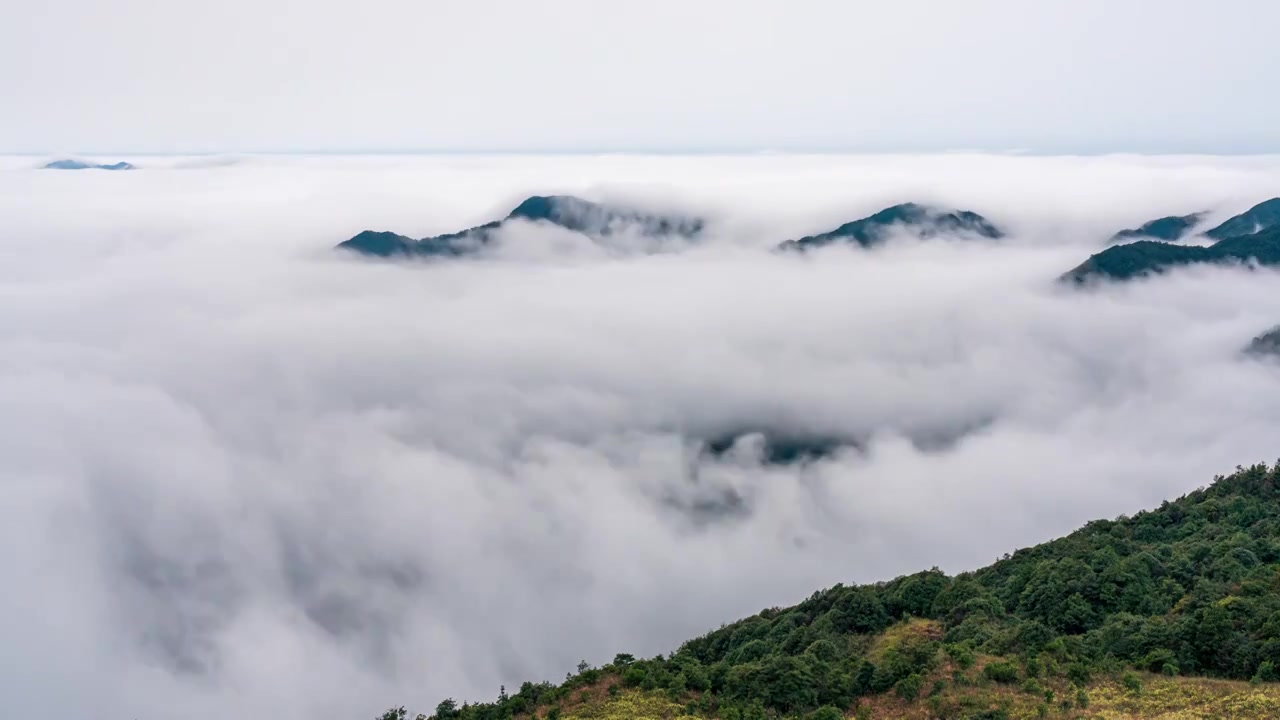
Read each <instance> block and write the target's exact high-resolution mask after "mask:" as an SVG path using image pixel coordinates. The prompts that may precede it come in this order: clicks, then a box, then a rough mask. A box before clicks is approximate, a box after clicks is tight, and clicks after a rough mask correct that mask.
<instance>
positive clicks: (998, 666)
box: [982, 660, 1018, 685]
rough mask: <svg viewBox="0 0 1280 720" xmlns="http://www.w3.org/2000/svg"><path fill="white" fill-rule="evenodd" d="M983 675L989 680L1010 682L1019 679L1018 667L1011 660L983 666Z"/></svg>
mask: <svg viewBox="0 0 1280 720" xmlns="http://www.w3.org/2000/svg"><path fill="white" fill-rule="evenodd" d="M982 676H983V677H985V678H986V679H988V680H991V681H994V682H998V683H1003V684H1006V685H1007V684H1010V683H1013V682H1017V680H1018V667H1017V666H1016V665H1014V664H1013V663H1011V662H1006V661H1003V660H1002V661H998V662H993V663H989V664H988V665H987V666H986V667H984V668H982Z"/></svg>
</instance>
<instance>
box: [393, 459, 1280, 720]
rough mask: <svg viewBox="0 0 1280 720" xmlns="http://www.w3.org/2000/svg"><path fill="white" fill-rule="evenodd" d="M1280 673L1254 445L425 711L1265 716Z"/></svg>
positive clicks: (1273, 585)
mask: <svg viewBox="0 0 1280 720" xmlns="http://www.w3.org/2000/svg"><path fill="white" fill-rule="evenodd" d="M1278 678H1280V465H1277V466H1275V467H1268V466H1266V465H1254V466H1252V467H1248V468H1237V471H1236V472H1235V473H1233V474H1231V475H1230V476H1227V477H1219V478H1216V479H1215V480H1214V482H1213V483H1212V484H1211V485H1210V486H1208V487H1206V488H1202V489H1199V490H1196V491H1194V492H1192V493H1189V494H1187V495H1185V496H1183V497H1181V498H1178V499H1177V500H1173V501H1169V502H1165V503H1164V504H1162V505H1161V506H1160V507H1158V508H1156V509H1154V510H1149V511H1144V512H1140V513H1138V514H1137V515H1134V516H1132V517H1120V518H1118V519H1115V520H1097V521H1094V522H1090V523H1088V524H1087V525H1085V526H1084V527H1083V528H1081V529H1080V530H1078V531H1076V532H1074V533H1072V534H1070V535H1068V536H1066V537H1063V538H1060V539H1058V540H1054V541H1051V542H1047V543H1044V544H1042V545H1037V546H1035V547H1031V548H1026V549H1022V550H1018V551H1016V552H1014V553H1013V554H1011V555H1006V556H1005V557H1004V558H1003V559H1001V560H999V561H997V562H996V563H994V564H993V565H991V566H988V567H985V568H982V569H980V570H976V571H973V572H966V573H961V574H959V575H956V576H954V577H952V576H948V575H946V574H945V573H943V572H942V571H940V570H938V569H937V568H934V569H931V570H927V571H924V572H920V573H916V574H914V575H907V576H903V577H899V578H896V579H894V580H892V581H888V582H881V583H876V584H870V585H854V586H844V585H837V586H835V587H832V588H829V589H826V590H822V591H819V592H816V593H814V594H813V595H812V596H810V597H809V598H808V599H806V600H804V601H803V602H801V603H799V604H797V605H795V606H792V607H788V608H770V609H766V610H763V611H761V612H760V613H758V614H756V615H754V616H752V617H749V618H746V619H743V620H739V621H737V622H735V623H732V624H730V625H726V626H723V627H721V628H719V629H717V630H714V631H712V632H709V633H707V634H706V635H703V636H701V637H698V638H694V639H692V640H689V641H687V642H686V643H684V644H683V645H682V646H681V647H680V648H679V649H678V650H676V651H675V652H674V653H672V654H670V655H668V656H658V657H655V658H651V659H637V658H634V657H632V656H630V655H626V654H620V655H618V656H617V657H615V658H614V659H613V661H612V662H610V663H608V664H607V665H604V666H603V667H598V668H594V667H591V666H590V665H588V664H587V663H585V662H584V663H582V664H581V665H580V666H579V668H578V672H577V674H571V675H570V676H569V677H567V678H566V680H565V681H564V682H563V683H562V684H560V685H552V684H550V683H532V682H526V683H524V684H523V685H522V686H521V687H520V688H519V689H518V691H516V692H514V693H512V694H508V693H507V692H506V690H505V689H503V690H502V691H501V692H500V695H499V699H498V700H497V701H496V702H491V703H476V704H463V705H459V704H458V703H456V702H454V701H453V700H445V701H443V702H441V703H440V705H439V706H438V707H437V708H436V709H435V711H434V713H432V715H431V717H433V718H435V720H455V719H456V720H505V719H506V718H514V717H521V718H532V717H535V716H536V717H539V718H546V719H548V720H556V719H557V718H571V717H583V718H586V717H666V718H671V717H679V716H692V717H702V718H722V719H724V720H762V719H763V718H770V717H777V718H784V717H805V718H812V719H814V720H834V719H835V718H839V717H842V716H854V717H859V718H872V717H894V718H899V717H919V718H1013V717H1080V718H1083V717H1165V718H1181V717H1187V718H1191V717H1205V718H1209V717H1237V718H1264V717H1277V716H1280V686H1277V685H1275V684H1273V681H1275V680H1277V679H1278ZM402 716H403V710H402V709H397V710H392V711H389V712H388V714H387V715H385V716H384V717H389V718H397V717H402ZM424 717H425V716H424Z"/></svg>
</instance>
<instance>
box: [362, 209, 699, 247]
mask: <svg viewBox="0 0 1280 720" xmlns="http://www.w3.org/2000/svg"><path fill="white" fill-rule="evenodd" d="M513 220H519V221H525V222H537V223H549V224H552V225H557V226H559V227H562V228H565V229H566V230H571V231H573V232H578V233H582V234H584V235H587V236H589V237H592V238H596V239H599V238H605V237H609V236H611V235H614V234H617V233H620V232H634V233H636V234H638V235H640V236H644V237H662V236H677V237H683V238H686V239H693V238H694V237H696V236H697V235H699V234H700V233H701V232H702V229H703V221H702V220H701V219H700V218H693V217H683V216H677V215H661V214H655V213H650V212H645V211H641V210H635V209H630V208H624V207H615V206H611V205H606V204H603V203H597V202H592V201H590V200H584V199H582V198H579V197H575V196H573V195H533V196H530V197H528V198H525V199H524V200H523V201H521V202H520V204H519V205H516V207H515V208H514V209H512V210H511V212H509V213H507V215H506V217H504V218H503V219H501V220H494V221H491V222H487V223H485V224H483V225H477V226H475V227H471V228H467V229H466V230H461V231H459V232H454V233H447V234H444V235H435V236H433V237H426V238H422V239H421V240H414V239H413V238H409V237H406V236H403V235H397V234H395V233H373V232H371V231H368V230H366V231H365V232H362V233H360V234H359V235H356V236H355V237H353V238H351V239H350V240H347V241H346V242H343V243H341V244H340V245H338V247H339V248H341V249H344V250H353V251H355V252H359V253H362V254H365V255H375V256H379V257H393V256H406V255H416V256H428V257H431V256H435V257H438V256H456V255H465V254H468V253H470V252H474V251H476V250H479V249H481V248H483V247H485V246H487V245H489V244H490V243H491V242H492V241H493V239H494V235H495V233H496V231H498V230H500V229H501V228H503V227H504V226H505V224H506V223H507V222H509V221H513Z"/></svg>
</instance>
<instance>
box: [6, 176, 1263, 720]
mask: <svg viewBox="0 0 1280 720" xmlns="http://www.w3.org/2000/svg"><path fill="white" fill-rule="evenodd" d="M126 159H130V160H132V158H126ZM34 164H35V163H34V160H32V159H30V158H5V159H3V160H2V161H0V190H2V192H0V258H2V260H3V261H2V262H0V294H2V295H3V302H0V398H4V401H3V402H0V423H3V426H4V428H5V432H4V433H2V434H0V457H2V458H4V460H3V461H2V462H0V478H2V479H3V484H4V485H3V486H4V489H5V490H4V493H3V494H2V495H0V573H2V575H0V578H2V580H3V583H4V587H6V588H7V590H6V592H5V593H3V594H0V636H3V637H5V638H6V643H5V647H4V649H3V650H2V651H0V667H3V669H4V672H3V673H0V677H3V678H5V679H4V680H3V681H0V715H4V716H6V717H7V716H14V717H18V716H23V715H32V714H33V713H38V712H39V711H40V710H39V709H47V708H48V707H49V705H50V703H51V701H52V700H51V699H55V698H56V699H57V702H58V703H59V705H60V707H61V709H62V711H63V712H64V713H65V714H67V715H68V716H75V717H88V716H93V717H102V718H108V719H115V718H122V719H125V718H140V719H141V718H168V717H179V716H180V717H184V718H193V719H195V720H203V719H205V718H209V719H210V720H212V719H214V718H219V719H221V718H226V717H235V716H239V717H268V716H270V717H283V718H295V717H296V718H307V717H317V716H321V715H323V716H325V717H364V716H372V714H374V713H375V712H376V711H378V710H380V709H381V708H382V707H384V706H386V705H389V704H392V703H395V704H407V705H411V706H415V707H420V708H426V707H428V706H431V705H434V703H435V702H437V701H438V700H440V699H442V698H443V697H445V696H454V697H457V698H459V699H480V698H489V697H491V696H493V695H494V694H495V693H496V692H497V689H498V685H499V684H503V683H505V684H506V685H507V686H508V687H511V686H514V685H517V684H518V683H519V682H520V681H522V680H526V679H556V678H558V677H559V676H560V674H561V673H563V672H565V671H567V670H569V669H571V668H572V667H573V666H574V665H576V663H577V661H578V660H580V659H583V658H585V659H587V660H589V661H594V662H602V661H605V660H608V659H609V658H611V657H612V655H613V654H614V653H616V652H621V651H628V652H634V653H637V654H654V653H657V652H664V651H669V650H671V649H673V648H674V647H675V646H676V645H677V644H678V643H679V641H680V640H682V639H685V638H687V637H690V636H692V635H695V634H698V633H700V632H702V631H705V630H707V629H710V628H712V627H714V626H716V625H717V624H718V623H719V622H722V621H728V620H732V619H734V618H737V617H739V616H742V615H745V614H749V613H751V612H754V611H756V610H759V609H760V608H761V607H765V606H769V605H774V604H782V603H789V602H793V601H796V600H798V599H800V598H802V597H804V596H806V595H808V594H809V593H810V592H811V591H813V590H815V589H817V588H819V587H823V586H828V585H831V584H833V583H836V582H842V581H843V582H849V581H871V580H876V579H883V578H887V577H891V576H893V575H894V574H897V573H902V572H910V571H914V570H918V569H923V568H927V567H929V566H932V565H939V566H941V567H943V568H944V569H946V570H948V571H950V572H955V571H960V570H964V569H967V568H972V567H976V566H978V565H981V564H984V563H986V562H988V561H990V560H992V559H994V558H995V557H996V556H998V555H999V554H1001V553H1003V552H1006V551H1010V550H1012V549H1013V548H1015V547H1019V546H1025V545H1028V544H1032V543H1035V542H1038V541H1041V540H1045V539H1048V538H1050V537H1052V536H1054V535H1056V534H1059V533H1062V532H1065V531H1068V530H1070V529H1072V528H1073V527H1075V526H1076V525H1078V524H1080V523H1081V522H1083V521H1085V520H1088V519H1091V518H1093V517H1098V516H1114V515H1116V514H1118V513H1121V512H1130V511H1133V510H1136V509H1138V508H1141V507H1143V506H1146V505H1150V504H1153V503H1156V502H1158V501H1159V500H1160V499H1162V498H1165V497H1169V496H1173V495H1177V494H1180V493H1182V492H1185V491H1186V490H1189V489H1191V488H1193V487H1196V486H1198V485H1201V484H1203V483H1205V482H1206V481H1208V480H1209V479H1210V478H1211V477H1212V475H1213V474H1214V473H1217V472H1223V471H1226V470H1229V469H1230V468H1231V467H1233V466H1234V465H1236V464H1237V463H1247V462H1252V461H1257V460H1269V459H1273V457H1274V456H1275V455H1276V454H1277V453H1278V452H1280V450H1277V448H1276V446H1275V438H1276V437H1277V436H1280V402H1277V400H1278V399H1280V368H1278V367H1276V366H1273V365H1269V364H1267V363H1265V362H1258V361H1253V360H1244V359H1242V358H1241V357H1240V355H1239V350H1240V348H1241V347H1242V346H1243V345H1244V344H1246V343H1247V342H1248V340H1249V338H1251V337H1253V336H1254V335H1256V334H1258V333H1259V332H1261V331H1263V330H1265V329H1267V328H1269V327H1272V326H1274V325H1275V324H1276V323H1277V322H1280V294H1278V293H1276V292H1275V290H1276V287H1277V284H1280V279H1277V276H1276V275H1275V274H1274V273H1271V272H1258V273H1245V272H1240V271H1233V270H1229V269H1222V268H1195V269H1189V270H1187V271H1185V272H1178V273H1174V274H1172V275H1170V276H1167V277H1161V278H1157V279H1153V280H1148V281H1142V282H1137V283H1133V284H1130V285H1127V286H1123V287H1110V288H1103V289H1100V290H1097V291H1093V292H1069V291H1065V290H1064V289H1062V288H1059V287H1056V286H1054V284H1053V282H1052V280H1053V279H1054V278H1055V277H1056V276H1057V275H1058V274H1059V273H1061V272H1062V271H1063V270H1065V269H1068V268H1070V267H1073V266H1074V265H1076V264H1078V263H1079V261H1080V260H1082V259H1083V258H1084V257H1086V256H1087V255H1088V254H1089V253H1091V252H1094V251H1096V250H1097V249H1098V248H1100V247H1101V246H1102V245H1103V244H1104V243H1105V242H1106V239H1107V238H1108V237H1109V236H1110V234H1111V233H1112V232H1114V231H1115V230H1116V229H1118V228H1121V227H1129V226H1133V225H1136V224H1138V223H1141V222H1142V221H1145V220H1147V219H1150V218H1153V217H1158V216H1161V215H1167V214H1171V213H1178V212H1188V211H1191V210H1198V209H1201V208H1204V207H1209V208H1213V212H1214V213H1217V215H1215V217H1219V216H1220V217H1226V216H1228V215H1230V214H1232V213H1234V212H1238V211H1239V210H1241V209H1243V208H1245V207H1248V206H1249V205H1251V204H1253V203H1254V202H1256V201H1257V200H1260V199H1263V198H1265V197H1270V196H1273V195H1275V194H1277V192H1276V191H1277V188H1280V159H1276V158H1238V159H1231V160H1223V159H1213V158H1197V157H1182V158H1156V159H1142V158H1124V157H1115V158H1091V159H1075V158H1025V157H985V156H973V155H955V156H939V157H843V158H841V157H788V156H776V157H767V156H761V157H723V158H715V157H703V158H680V157H669V158H639V157H596V158H586V157H583V158H572V159H566V158H502V157H473V158H467V157H450V158H429V157H423V158H387V157H382V158H331V157H330V158H255V157H249V158H242V159H240V160H238V161H236V162H208V161H200V160H193V159H187V160H183V159H152V160H151V161H150V162H147V161H146V159H142V160H139V161H138V162H137V164H138V165H140V166H141V168H142V169H141V170H140V171H138V172H134V173H127V174H106V173H101V174H94V173H87V172H86V173H55V172H52V171H35V170H32V169H31V168H32V166H33V165H34ZM551 192H571V193H575V194H579V195H583V196H584V197H589V198H591V199H597V200H608V199H611V198H612V199H626V200H628V201H629V202H632V203H644V204H648V205H650V206H653V207H659V208H670V209H679V210H682V211H685V210H687V211H693V212H697V213H699V214H702V215H705V216H706V217H708V218H710V219H711V220H712V224H711V225H710V226H709V228H708V233H707V239H706V241H705V242H704V243H703V244H701V245H698V246H696V247H692V248H688V249H685V250H683V251H681V252H678V253H667V254H661V255H652V256H645V255H635V254H625V253H623V254H619V253H617V252H613V251H608V252H602V251H600V250H598V249H597V248H595V247H594V246H591V245H589V244H587V243H584V242H583V241H582V240H581V238H575V237H573V236H571V235H570V234H568V233H563V232H559V231H552V230H548V229H546V228H538V227H533V226H518V227H516V228H514V229H512V230H511V231H510V232H509V233H508V237H505V238H504V245H503V247H504V250H503V251H501V252H500V253H499V254H498V255H497V256H496V257H492V258H487V259H483V260H465V261H460V262H453V263H443V264H406V265H397V264H386V263H376V262H364V261H360V260H356V259H352V258H349V257H342V256H340V255H339V254H337V253H333V252H330V251H329V248H331V247H332V245H334V244H336V243H337V242H339V241H340V240H342V239H345V238H346V237H349V236H350V235H352V234H354V233H355V232H357V231H359V230H361V229H364V228H366V227H372V228H373V229H388V230H396V231H398V232H404V233H405V234H409V235H414V236H422V235H428V234H432V233H438V232H445V231H448V230H451V229H456V228H458V227H465V226H469V225H473V224H476V223H477V222H483V221H484V220H487V219H489V218H491V217H495V216H501V215H502V214H505V212H506V211H507V210H509V209H510V207H512V206H514V205H515V203H516V202H518V201H519V199H520V198H521V197H523V196H526V195H530V194H535V193H544V194H545V193H551ZM905 200H917V201H924V202H938V203H942V204H946V205H951V206H956V207H960V208H964V209H972V210H975V211H977V212H980V213H982V214H984V215H986V216H987V217H988V218H990V219H992V220H993V221H994V222H996V223H998V224H1000V225H1002V227H1005V228H1007V229H1008V230H1009V231H1010V232H1011V237H1010V238H1007V239H1005V240H1002V241H998V242H977V241H967V242H947V241H945V240H939V241H930V242H924V243H913V242H900V243H891V244H890V245H889V246H887V247H885V248H883V249H879V250H874V251H853V250H847V249H843V248H830V249H824V250H821V251H817V252H815V253H810V254H808V255H806V256H802V257H790V256H785V255H779V254H776V253H771V252H769V251H768V250H769V248H770V247H771V246H772V245H773V244H774V243H776V242H777V241H779V240H782V239H786V238H789V237H799V236H802V235H805V234H809V233H812V232H817V231H822V230H826V229H830V228H831V227H834V226H835V225H838V224H839V223H841V222H844V221H847V220H850V219H853V218H856V217H861V216H863V215H866V214H867V213H868V212H870V211H874V210H876V209H878V208H880V207H883V206H885V205H888V204H892V203H895V202H901V201H905ZM741 426H771V427H783V428H788V429H800V430H805V431H810V432H820V433H834V434H842V435H847V436H856V437H858V438H861V439H864V441H865V444H864V447H863V449H862V450H855V449H852V448H850V449H847V450H845V451H842V452H841V453H839V454H838V455H836V456H835V457H833V458H830V459H828V460H824V461H819V462H815V463H811V464H807V465H803V466H785V467H784V466H772V465H766V464H762V463H760V462H759V461H758V458H757V457H755V456H753V454H752V453H751V449H750V448H748V447H739V448H738V451H737V452H734V453H729V454H727V455H725V456H724V457H721V458H718V459H715V458H708V457H700V456H699V455H698V454H697V453H696V452H695V448H694V447H693V446H692V445H691V440H690V438H692V437H699V436H705V435H706V434H708V433H714V432H717V431H723V430H725V429H728V428H731V427H741ZM936 434H943V435H947V434H949V435H953V436H956V437H958V439H957V440H956V441H955V442H954V443H952V444H947V445H942V446H938V447H929V448H921V447H920V446H919V443H913V442H912V439H913V438H918V437H919V436H921V435H936ZM68 690H74V692H68Z"/></svg>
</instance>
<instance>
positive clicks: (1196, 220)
mask: <svg viewBox="0 0 1280 720" xmlns="http://www.w3.org/2000/svg"><path fill="white" fill-rule="evenodd" d="M1204 216H1205V212H1204V211H1201V212H1195V213H1191V214H1190V215H1169V216H1167V217H1162V218H1156V219H1155V220H1151V221H1148V222H1145V223H1143V224H1142V225H1140V226H1138V227H1136V228H1130V229H1128V230H1121V231H1120V232H1118V233H1116V234H1115V235H1112V236H1111V242H1113V243H1117V242H1126V241H1129V240H1163V241H1165V242H1177V241H1178V240H1181V239H1183V238H1184V237H1186V236H1187V235H1188V234H1190V233H1191V231H1192V230H1193V229H1194V228H1195V226H1196V225H1198V224H1200V221H1201V220H1202V219H1204Z"/></svg>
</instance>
